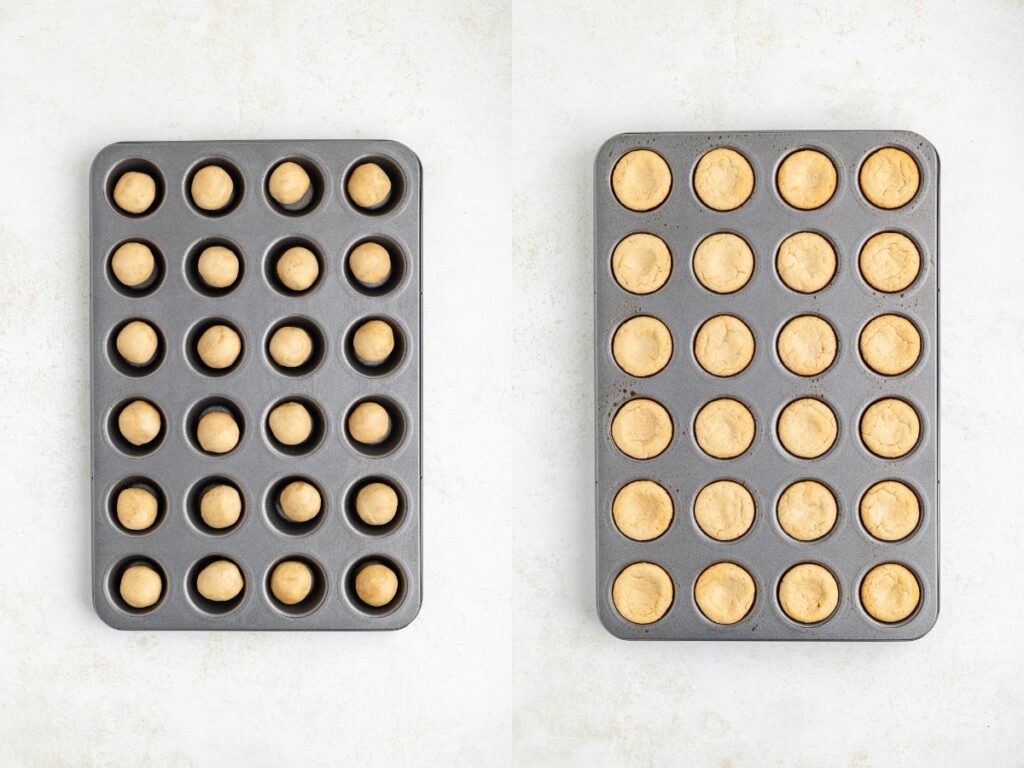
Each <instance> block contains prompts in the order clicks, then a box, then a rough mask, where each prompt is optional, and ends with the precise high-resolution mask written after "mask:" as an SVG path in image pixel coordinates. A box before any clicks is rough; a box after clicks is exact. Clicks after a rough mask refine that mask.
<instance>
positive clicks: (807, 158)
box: [776, 149, 838, 211]
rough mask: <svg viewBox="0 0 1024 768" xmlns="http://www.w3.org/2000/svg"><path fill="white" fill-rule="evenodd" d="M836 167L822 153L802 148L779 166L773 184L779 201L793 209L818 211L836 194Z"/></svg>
mask: <svg viewBox="0 0 1024 768" xmlns="http://www.w3.org/2000/svg"><path fill="white" fill-rule="evenodd" d="M837 180H838V176H837V174H836V167H835V165H833V164H832V160H831V159H830V158H829V156H828V155H826V154H825V153H824V152H818V151H817V150H814V149H801V150H799V151H797V152H794V153H793V154H791V155H789V156H787V157H786V159H785V160H783V161H782V165H780V166H779V173H778V177H777V178H776V183H777V185H778V188H779V194H780V195H782V199H783V200H785V201H786V202H787V203H789V204H790V205H791V206H793V207H794V208H799V209H800V210H802V211H812V210H814V209H816V208H821V206H823V205H824V204H825V203H827V202H828V201H829V200H831V199H832V195H834V194H835V193H836V181H837Z"/></svg>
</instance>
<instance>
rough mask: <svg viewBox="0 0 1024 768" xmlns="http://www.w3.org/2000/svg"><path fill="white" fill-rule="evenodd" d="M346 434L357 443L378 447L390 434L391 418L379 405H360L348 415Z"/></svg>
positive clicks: (367, 403)
mask: <svg viewBox="0 0 1024 768" xmlns="http://www.w3.org/2000/svg"><path fill="white" fill-rule="evenodd" d="M348 433H349V435H350V436H351V437H352V439H353V440H355V441H356V442H357V443H362V444H363V445H378V444H379V443H383V442H384V441H385V440H386V439H387V437H388V435H390V434H391V416H390V415H388V411H387V408H385V407H384V406H383V405H381V404H380V403H374V402H372V401H367V402H365V403H360V404H359V405H357V406H356V407H355V408H354V409H353V410H352V413H350V414H349V417H348Z"/></svg>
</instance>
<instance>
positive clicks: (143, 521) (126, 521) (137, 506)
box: [117, 488, 160, 531]
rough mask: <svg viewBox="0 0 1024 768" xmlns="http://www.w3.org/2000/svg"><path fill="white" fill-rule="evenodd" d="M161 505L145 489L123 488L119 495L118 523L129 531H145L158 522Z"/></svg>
mask: <svg viewBox="0 0 1024 768" xmlns="http://www.w3.org/2000/svg"><path fill="white" fill-rule="evenodd" d="M159 508H160V504H159V502H158V501H157V499H156V496H154V495H153V494H152V493H150V492H149V491H147V490H146V489H145V488H123V489H122V490H121V491H120V492H119V493H118V494H117V521H118V522H119V523H121V525H123V526H124V527H125V528H127V529H128V530H129V531H144V530H146V529H147V528H149V527H151V526H152V525H153V523H155V522H156V516H157V513H158V511H159Z"/></svg>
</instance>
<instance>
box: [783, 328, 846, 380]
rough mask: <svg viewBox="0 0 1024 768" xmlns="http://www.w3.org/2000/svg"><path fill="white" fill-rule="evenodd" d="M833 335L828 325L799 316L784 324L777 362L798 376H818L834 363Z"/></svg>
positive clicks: (835, 344)
mask: <svg viewBox="0 0 1024 768" xmlns="http://www.w3.org/2000/svg"><path fill="white" fill-rule="evenodd" d="M837 346H838V342H837V340H836V332H835V330H833V328H832V326H831V325H829V323H828V321H826V320H824V319H822V318H820V317H817V316H816V315H800V316H799V317H794V318H793V319H792V320H790V321H789V322H787V323H786V324H785V325H784V326H783V327H782V331H780V332H779V339H778V342H777V344H776V349H777V350H778V353H779V360H781V361H782V364H783V365H784V366H786V368H787V369H788V370H789V371H790V372H791V373H795V374H796V375H797V376H817V375H818V374H820V373H824V372H825V371H827V370H828V369H829V367H830V366H831V365H832V363H833V362H835V359H836V348H837Z"/></svg>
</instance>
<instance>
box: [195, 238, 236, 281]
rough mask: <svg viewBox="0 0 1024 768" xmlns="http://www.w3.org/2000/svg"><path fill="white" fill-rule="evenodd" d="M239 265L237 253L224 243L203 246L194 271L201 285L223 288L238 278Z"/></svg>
mask: <svg viewBox="0 0 1024 768" xmlns="http://www.w3.org/2000/svg"><path fill="white" fill-rule="evenodd" d="M240 271H241V266H240V265H239V262H238V254H236V253H235V252H234V251H232V250H231V249H230V248H228V247H227V246H224V245H210V246H207V247H206V248H203V250H202V252H201V253H200V254H199V259H198V260H197V261H196V272H198V273H199V279H200V280H201V281H202V283H203V285H205V286H207V287H208V288H215V289H217V290H223V289H224V288H230V287H231V286H232V285H234V284H235V282H236V281H237V280H238V274H239V272H240Z"/></svg>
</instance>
